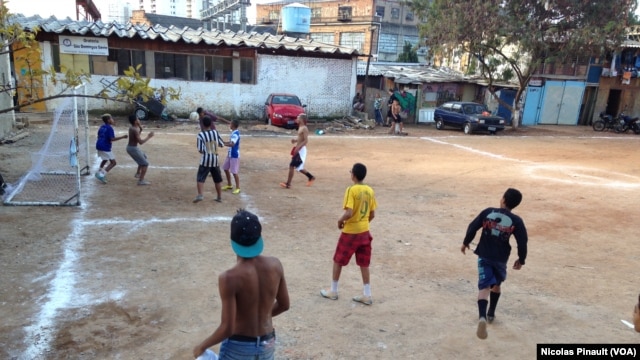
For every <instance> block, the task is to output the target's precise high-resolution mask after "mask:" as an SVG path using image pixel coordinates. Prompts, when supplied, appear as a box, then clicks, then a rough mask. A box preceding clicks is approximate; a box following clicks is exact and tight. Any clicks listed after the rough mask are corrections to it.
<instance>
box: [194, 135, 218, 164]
mask: <svg viewBox="0 0 640 360" xmlns="http://www.w3.org/2000/svg"><path fill="white" fill-rule="evenodd" d="M223 146H224V143H223V142H222V139H221V138H220V135H218V132H217V131H216V130H204V131H201V132H200V133H199V134H198V151H199V152H200V154H202V156H201V157H200V165H202V166H205V167H218V166H219V164H218V147H223Z"/></svg>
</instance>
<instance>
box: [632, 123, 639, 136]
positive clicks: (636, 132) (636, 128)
mask: <svg viewBox="0 0 640 360" xmlns="http://www.w3.org/2000/svg"><path fill="white" fill-rule="evenodd" d="M633 133H634V134H636V135H638V134H640V125H638V124H635V125H634V126H633Z"/></svg>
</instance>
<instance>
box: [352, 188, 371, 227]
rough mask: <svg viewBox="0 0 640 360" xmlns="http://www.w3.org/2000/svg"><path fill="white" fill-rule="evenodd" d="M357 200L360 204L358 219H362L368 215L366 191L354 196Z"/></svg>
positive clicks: (367, 195)
mask: <svg viewBox="0 0 640 360" xmlns="http://www.w3.org/2000/svg"><path fill="white" fill-rule="evenodd" d="M355 198H356V200H357V202H358V203H359V204H360V209H359V213H360V218H359V219H358V221H360V220H363V219H364V218H368V217H369V201H370V199H369V194H368V193H367V192H366V191H361V192H360V193H358V194H356V196H355Z"/></svg>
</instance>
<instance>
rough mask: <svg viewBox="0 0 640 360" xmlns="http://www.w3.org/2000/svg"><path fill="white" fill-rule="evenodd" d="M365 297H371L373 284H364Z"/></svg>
mask: <svg viewBox="0 0 640 360" xmlns="http://www.w3.org/2000/svg"><path fill="white" fill-rule="evenodd" d="M364 296H371V284H364Z"/></svg>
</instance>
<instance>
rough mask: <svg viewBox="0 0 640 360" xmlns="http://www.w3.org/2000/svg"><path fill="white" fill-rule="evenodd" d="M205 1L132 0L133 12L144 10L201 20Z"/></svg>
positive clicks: (151, 12)
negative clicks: (201, 11)
mask: <svg viewBox="0 0 640 360" xmlns="http://www.w3.org/2000/svg"><path fill="white" fill-rule="evenodd" d="M204 2H205V1H203V0H130V3H131V6H132V9H133V10H144V11H145V12H146V13H150V14H158V15H169V16H178V17H185V18H193V19H199V18H200V10H201V9H202V6H203V3H204Z"/></svg>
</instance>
